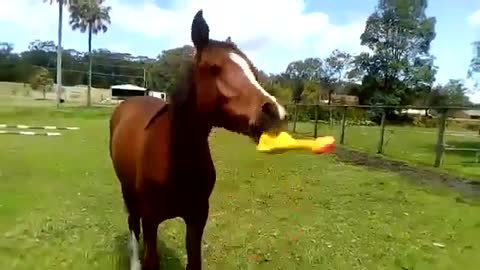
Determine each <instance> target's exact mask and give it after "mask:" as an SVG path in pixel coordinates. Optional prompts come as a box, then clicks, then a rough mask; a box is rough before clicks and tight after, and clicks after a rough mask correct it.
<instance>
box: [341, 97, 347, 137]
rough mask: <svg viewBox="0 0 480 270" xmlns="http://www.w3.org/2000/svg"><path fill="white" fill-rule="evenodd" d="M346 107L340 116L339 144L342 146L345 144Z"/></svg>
mask: <svg viewBox="0 0 480 270" xmlns="http://www.w3.org/2000/svg"><path fill="white" fill-rule="evenodd" d="M347 108H348V107H347V106H344V107H343V114H342V133H341V134H340V144H344V142H345V125H346V122H347Z"/></svg>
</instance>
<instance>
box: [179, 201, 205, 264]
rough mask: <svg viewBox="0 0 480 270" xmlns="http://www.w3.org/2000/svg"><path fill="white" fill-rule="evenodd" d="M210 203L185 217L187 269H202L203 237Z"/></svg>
mask: <svg viewBox="0 0 480 270" xmlns="http://www.w3.org/2000/svg"><path fill="white" fill-rule="evenodd" d="M208 208H209V205H208V203H207V204H206V205H204V206H203V207H201V208H200V209H196V210H195V211H194V212H195V213H191V214H190V215H189V216H187V217H185V223H186V225H187V237H186V246H187V268H186V270H201V269H202V237H203V231H204V229H205V224H206V223H207V219H208Z"/></svg>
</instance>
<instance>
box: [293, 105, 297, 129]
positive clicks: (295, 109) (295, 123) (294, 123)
mask: <svg viewBox="0 0 480 270" xmlns="http://www.w3.org/2000/svg"><path fill="white" fill-rule="evenodd" d="M297 117H298V104H297V103H296V102H295V105H294V107H293V131H292V132H293V133H295V131H296V130H297Z"/></svg>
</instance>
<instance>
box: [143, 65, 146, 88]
mask: <svg viewBox="0 0 480 270" xmlns="http://www.w3.org/2000/svg"><path fill="white" fill-rule="evenodd" d="M143 87H145V88H147V71H146V70H145V67H144V68H143Z"/></svg>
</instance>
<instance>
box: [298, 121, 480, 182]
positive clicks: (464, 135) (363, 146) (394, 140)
mask: <svg viewBox="0 0 480 270" xmlns="http://www.w3.org/2000/svg"><path fill="white" fill-rule="evenodd" d="M290 128H292V124H291V125H290ZM296 130H297V131H298V132H299V133H301V134H307V135H310V136H311V134H313V130H314V126H313V124H311V123H297V128H296ZM318 132H319V135H322V136H323V135H334V136H335V137H336V139H337V140H338V141H339V140H340V133H341V127H338V126H334V127H333V128H330V127H329V126H328V125H325V124H322V125H320V126H319V129H318ZM379 140H380V127H377V126H373V127H371V126H348V127H347V128H346V132H345V145H347V146H349V147H352V148H355V149H359V150H362V151H365V152H369V153H377V149H378V142H379ZM436 143H437V129H436V128H420V127H399V126H387V127H386V130H385V137H384V148H383V150H384V155H385V156H387V157H389V158H393V159H397V160H404V161H408V162H409V163H411V164H414V165H423V166H426V167H432V166H433V163H434V160H435V145H436ZM445 143H446V144H449V145H452V146H455V147H458V148H464V147H466V148H477V149H480V136H479V135H478V132H474V131H468V130H459V129H449V130H447V131H446V135H445ZM440 170H445V171H448V172H451V173H454V174H458V175H461V176H467V177H473V178H476V179H478V181H480V164H478V163H475V153H473V152H447V153H446V154H445V155H444V159H443V164H442V165H441V168H440Z"/></svg>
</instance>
